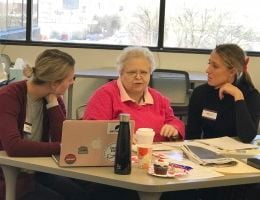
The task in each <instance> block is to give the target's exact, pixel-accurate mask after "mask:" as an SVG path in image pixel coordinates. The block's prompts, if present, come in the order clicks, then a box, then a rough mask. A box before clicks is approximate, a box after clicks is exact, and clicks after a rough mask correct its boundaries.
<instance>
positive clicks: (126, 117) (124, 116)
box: [119, 113, 130, 122]
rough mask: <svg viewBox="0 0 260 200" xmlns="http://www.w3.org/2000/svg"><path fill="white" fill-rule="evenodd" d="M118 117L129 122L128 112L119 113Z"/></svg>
mask: <svg viewBox="0 0 260 200" xmlns="http://www.w3.org/2000/svg"><path fill="white" fill-rule="evenodd" d="M119 119H120V121H121V122H129V120H130V114H128V113H121V114H120V115H119Z"/></svg>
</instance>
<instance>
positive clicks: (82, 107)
mask: <svg viewBox="0 0 260 200" xmlns="http://www.w3.org/2000/svg"><path fill="white" fill-rule="evenodd" d="M86 107H87V104H84V105H80V106H78V107H77V108H76V119H79V120H81V119H83V115H84V111H85V109H86Z"/></svg>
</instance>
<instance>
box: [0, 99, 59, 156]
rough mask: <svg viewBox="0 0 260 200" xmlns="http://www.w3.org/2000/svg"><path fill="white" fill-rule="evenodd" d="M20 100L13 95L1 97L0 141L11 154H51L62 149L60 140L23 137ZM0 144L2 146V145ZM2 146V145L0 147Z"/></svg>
mask: <svg viewBox="0 0 260 200" xmlns="http://www.w3.org/2000/svg"><path fill="white" fill-rule="evenodd" d="M20 112H21V105H20V102H19V101H18V100H17V99H16V98H14V97H13V96H12V95H9V94H6V95H1V98H0V122H1V123H0V141H1V145H2V148H3V149H4V150H5V151H6V153H7V154H8V155H9V156H50V155H51V154H57V153H59V151H60V144H59V142H38V141H31V140H26V139H23V138H22V135H21V134H22V133H21V130H19V125H20V123H23V122H20V120H18V119H19V117H18V116H19V113H20ZM1 145H0V146H1ZM0 148H1V147H0Z"/></svg>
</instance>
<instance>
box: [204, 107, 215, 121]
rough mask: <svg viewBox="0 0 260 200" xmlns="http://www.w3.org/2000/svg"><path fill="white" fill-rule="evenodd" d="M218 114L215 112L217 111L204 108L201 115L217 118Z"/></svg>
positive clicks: (212, 118)
mask: <svg viewBox="0 0 260 200" xmlns="http://www.w3.org/2000/svg"><path fill="white" fill-rule="evenodd" d="M217 115H218V113H217V112H215V111H212V110H206V109H203V111H202V115H201V116H202V117H205V118H208V119H211V120H216V119H217Z"/></svg>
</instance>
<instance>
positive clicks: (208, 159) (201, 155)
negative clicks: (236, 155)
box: [182, 142, 236, 166]
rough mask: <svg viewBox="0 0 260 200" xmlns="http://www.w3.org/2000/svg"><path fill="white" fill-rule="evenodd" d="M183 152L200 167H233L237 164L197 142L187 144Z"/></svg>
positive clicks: (183, 147)
mask: <svg viewBox="0 0 260 200" xmlns="http://www.w3.org/2000/svg"><path fill="white" fill-rule="evenodd" d="M182 150H183V152H184V153H185V154H186V155H187V157H188V158H189V159H190V160H192V161H193V162H196V163H198V164H200V165H204V166H205V165H223V164H225V165H227V164H228V165H233V164H235V163H236V161H234V159H232V158H227V157H225V156H223V155H220V154H218V153H217V152H216V151H213V150H212V149H209V148H207V145H202V144H199V143H196V142H187V143H185V144H184V145H183V146H182Z"/></svg>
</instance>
